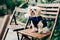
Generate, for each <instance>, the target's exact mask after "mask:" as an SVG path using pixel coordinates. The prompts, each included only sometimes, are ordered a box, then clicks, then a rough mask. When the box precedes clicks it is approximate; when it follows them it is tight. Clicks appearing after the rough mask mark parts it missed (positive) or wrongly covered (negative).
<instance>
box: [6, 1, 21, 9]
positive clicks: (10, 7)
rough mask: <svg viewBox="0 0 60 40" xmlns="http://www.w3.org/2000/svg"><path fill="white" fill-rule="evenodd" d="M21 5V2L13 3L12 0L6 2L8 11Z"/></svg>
mask: <svg viewBox="0 0 60 40" xmlns="http://www.w3.org/2000/svg"><path fill="white" fill-rule="evenodd" d="M20 4H21V1H17V0H15V1H12V0H6V5H7V8H8V9H11V10H13V9H14V8H15V6H19V5H20Z"/></svg>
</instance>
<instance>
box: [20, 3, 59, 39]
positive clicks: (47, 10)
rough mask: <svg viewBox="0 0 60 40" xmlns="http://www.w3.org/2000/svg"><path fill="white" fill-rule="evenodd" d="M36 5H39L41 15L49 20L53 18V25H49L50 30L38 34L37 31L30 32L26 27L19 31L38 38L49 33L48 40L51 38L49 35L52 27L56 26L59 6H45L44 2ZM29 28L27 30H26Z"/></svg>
mask: <svg viewBox="0 0 60 40" xmlns="http://www.w3.org/2000/svg"><path fill="white" fill-rule="evenodd" d="M37 6H38V7H40V10H41V14H42V15H41V16H42V17H43V18H45V19H50V20H49V21H51V20H53V21H54V22H53V25H52V27H51V31H50V32H48V33H46V34H38V33H31V32H30V31H31V29H30V30H29V29H27V30H22V31H20V32H19V33H21V34H23V35H27V36H30V37H33V38H38V39H43V38H44V37H46V36H48V35H50V37H49V40H51V37H52V35H53V32H54V29H55V27H56V23H57V19H58V13H59V7H58V6H52V5H50V6H48V5H47V6H46V5H45V4H43V5H41V4H40V5H37ZM28 30H29V32H28Z"/></svg>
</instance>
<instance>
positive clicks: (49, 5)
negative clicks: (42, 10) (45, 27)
mask: <svg viewBox="0 0 60 40" xmlns="http://www.w3.org/2000/svg"><path fill="white" fill-rule="evenodd" d="M37 6H41V7H59V6H60V4H40V3H37Z"/></svg>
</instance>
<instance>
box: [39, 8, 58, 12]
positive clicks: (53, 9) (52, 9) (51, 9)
mask: <svg viewBox="0 0 60 40" xmlns="http://www.w3.org/2000/svg"><path fill="white" fill-rule="evenodd" d="M40 10H46V11H47V10H49V11H58V9H55V8H40Z"/></svg>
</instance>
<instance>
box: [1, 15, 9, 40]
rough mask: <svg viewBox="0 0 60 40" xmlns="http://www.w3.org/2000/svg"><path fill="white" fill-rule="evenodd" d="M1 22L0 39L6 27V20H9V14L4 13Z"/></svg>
mask: <svg viewBox="0 0 60 40" xmlns="http://www.w3.org/2000/svg"><path fill="white" fill-rule="evenodd" d="M3 20H4V21H3V23H2V26H1V27H2V29H1V33H0V40H1V39H2V37H3V35H4V32H5V30H6V27H7V24H8V21H9V15H6V16H5V17H4V19H3Z"/></svg>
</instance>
